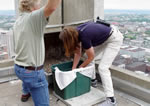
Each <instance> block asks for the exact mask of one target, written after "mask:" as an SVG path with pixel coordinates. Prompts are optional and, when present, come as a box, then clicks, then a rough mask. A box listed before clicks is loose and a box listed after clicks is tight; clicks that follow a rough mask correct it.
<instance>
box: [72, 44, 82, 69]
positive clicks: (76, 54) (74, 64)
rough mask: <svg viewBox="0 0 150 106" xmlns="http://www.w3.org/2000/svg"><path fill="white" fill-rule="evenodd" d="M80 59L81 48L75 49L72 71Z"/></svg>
mask: <svg viewBox="0 0 150 106" xmlns="http://www.w3.org/2000/svg"><path fill="white" fill-rule="evenodd" d="M80 57H81V46H80V48H77V49H76V50H75V53H74V60H73V66H72V70H73V69H76V68H77V65H78V63H79V60H80Z"/></svg>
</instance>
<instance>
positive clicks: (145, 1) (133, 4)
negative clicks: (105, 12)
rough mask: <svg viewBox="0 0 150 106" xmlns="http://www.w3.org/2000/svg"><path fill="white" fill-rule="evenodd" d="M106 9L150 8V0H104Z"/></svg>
mask: <svg viewBox="0 0 150 106" xmlns="http://www.w3.org/2000/svg"><path fill="white" fill-rule="evenodd" d="M104 7H105V9H149V10H150V0H104Z"/></svg>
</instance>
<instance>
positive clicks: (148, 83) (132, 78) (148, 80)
mask: <svg viewBox="0 0 150 106" xmlns="http://www.w3.org/2000/svg"><path fill="white" fill-rule="evenodd" d="M110 70H111V74H112V76H114V77H116V78H119V79H122V80H124V81H127V82H130V83H132V84H135V85H138V86H140V87H143V88H145V89H150V77H145V76H143V75H138V74H136V73H134V72H132V71H129V70H126V69H121V68H119V67H116V66H112V67H111V68H110Z"/></svg>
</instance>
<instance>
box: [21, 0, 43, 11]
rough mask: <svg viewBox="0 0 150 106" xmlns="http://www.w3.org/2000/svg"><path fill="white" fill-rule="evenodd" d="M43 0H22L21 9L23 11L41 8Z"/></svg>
mask: <svg viewBox="0 0 150 106" xmlns="http://www.w3.org/2000/svg"><path fill="white" fill-rule="evenodd" d="M40 1H41V0H20V3H19V10H20V11H21V12H32V11H34V10H37V9H39V8H40Z"/></svg>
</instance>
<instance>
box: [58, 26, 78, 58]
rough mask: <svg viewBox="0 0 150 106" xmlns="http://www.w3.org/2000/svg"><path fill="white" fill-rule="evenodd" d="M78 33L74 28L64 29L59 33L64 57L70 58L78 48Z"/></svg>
mask: <svg viewBox="0 0 150 106" xmlns="http://www.w3.org/2000/svg"><path fill="white" fill-rule="evenodd" d="M78 36H79V34H78V31H77V29H75V28H74V27H65V28H64V29H63V31H62V32H61V33H60V35H59V38H60V39H61V40H62V41H63V43H64V48H65V55H66V56H71V55H72V54H73V53H74V51H75V50H76V48H78V47H79V39H78Z"/></svg>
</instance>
